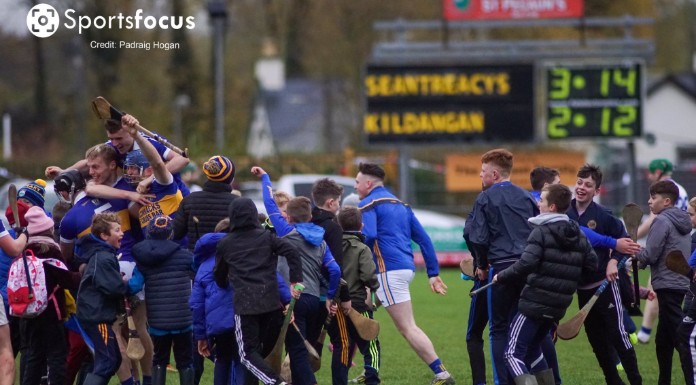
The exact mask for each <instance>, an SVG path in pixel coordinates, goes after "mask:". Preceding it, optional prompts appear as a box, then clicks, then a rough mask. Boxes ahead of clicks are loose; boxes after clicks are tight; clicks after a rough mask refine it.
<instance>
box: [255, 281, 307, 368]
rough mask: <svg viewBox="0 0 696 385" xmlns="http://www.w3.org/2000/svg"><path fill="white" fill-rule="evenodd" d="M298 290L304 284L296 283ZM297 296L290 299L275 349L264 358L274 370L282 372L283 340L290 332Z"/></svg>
mask: <svg viewBox="0 0 696 385" xmlns="http://www.w3.org/2000/svg"><path fill="white" fill-rule="evenodd" d="M295 289H296V290H300V291H302V290H304V286H303V285H302V284H301V283H298V284H295ZM295 302H296V299H295V297H292V299H290V304H289V305H288V311H287V313H286V314H285V319H284V320H283V326H281V327H280V333H279V334H278V339H277V340H276V343H275V345H273V350H271V352H270V353H268V355H267V356H266V358H264V360H265V361H266V363H267V364H268V366H270V367H271V369H273V371H274V372H276V373H280V369H281V365H282V363H283V342H285V334H287V332H288V326H289V325H290V319H292V310H293V309H294V308H295Z"/></svg>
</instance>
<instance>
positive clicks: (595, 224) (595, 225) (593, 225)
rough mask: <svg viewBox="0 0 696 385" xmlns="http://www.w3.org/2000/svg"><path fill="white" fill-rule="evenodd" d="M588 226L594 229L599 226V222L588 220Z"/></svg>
mask: <svg viewBox="0 0 696 385" xmlns="http://www.w3.org/2000/svg"><path fill="white" fill-rule="evenodd" d="M587 227H589V228H591V229H592V230H594V229H596V228H597V222H596V221H595V220H594V219H592V220H590V221H589V222H587Z"/></svg>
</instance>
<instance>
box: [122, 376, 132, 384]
mask: <svg viewBox="0 0 696 385" xmlns="http://www.w3.org/2000/svg"><path fill="white" fill-rule="evenodd" d="M133 384H135V380H133V377H128V379H126V380H124V381H121V385H133Z"/></svg>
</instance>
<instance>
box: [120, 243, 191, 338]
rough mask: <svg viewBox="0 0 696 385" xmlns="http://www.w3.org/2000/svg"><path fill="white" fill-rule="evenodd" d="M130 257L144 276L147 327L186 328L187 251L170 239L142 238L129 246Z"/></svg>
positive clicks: (188, 311)
mask: <svg viewBox="0 0 696 385" xmlns="http://www.w3.org/2000/svg"><path fill="white" fill-rule="evenodd" d="M133 259H135V263H136V265H137V267H138V270H139V271H140V272H141V273H142V275H143V277H144V278H145V298H147V320H148V324H149V326H150V328H154V329H157V330H158V331H165V332H166V331H173V332H177V331H183V330H185V329H187V328H190V327H191V323H192V317H191V309H189V305H188V299H189V297H190V296H191V272H192V271H193V269H192V263H193V255H192V254H191V252H190V251H188V250H186V249H184V248H182V247H181V245H179V244H178V243H176V242H174V241H170V240H163V239H146V240H144V241H142V242H139V243H137V244H136V245H135V246H133ZM155 334H156V332H155Z"/></svg>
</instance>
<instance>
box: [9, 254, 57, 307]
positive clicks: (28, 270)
mask: <svg viewBox="0 0 696 385" xmlns="http://www.w3.org/2000/svg"><path fill="white" fill-rule="evenodd" d="M44 262H45V263H48V264H51V265H53V266H55V267H58V268H60V269H63V270H68V268H67V267H66V266H65V264H64V263H63V262H61V261H59V260H57V259H52V258H46V259H39V258H37V257H36V255H34V252H33V251H31V250H25V251H24V253H22V256H21V257H17V258H15V260H14V261H12V264H11V265H10V272H9V276H8V279H7V300H8V302H9V306H10V315H13V316H15V317H21V318H34V317H36V316H38V315H39V314H41V313H43V312H44V310H46V308H47V307H48V304H49V302H50V301H52V302H53V305H54V306H55V307H56V313H57V314H58V317H61V312H60V309H59V307H58V301H57V300H56V297H55V293H56V291H57V290H58V288H59V286H58V285H56V287H55V288H54V289H53V292H51V293H50V294H49V293H48V288H47V287H46V272H45V271H44V266H43V264H44Z"/></svg>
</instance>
